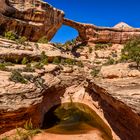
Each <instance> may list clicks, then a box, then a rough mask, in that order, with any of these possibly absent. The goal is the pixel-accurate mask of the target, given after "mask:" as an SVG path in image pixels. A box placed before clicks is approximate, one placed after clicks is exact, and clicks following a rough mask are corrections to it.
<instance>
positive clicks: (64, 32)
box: [51, 25, 78, 43]
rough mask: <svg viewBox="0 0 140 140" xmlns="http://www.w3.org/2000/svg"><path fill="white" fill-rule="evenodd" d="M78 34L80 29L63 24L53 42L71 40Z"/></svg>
mask: <svg viewBox="0 0 140 140" xmlns="http://www.w3.org/2000/svg"><path fill="white" fill-rule="evenodd" d="M77 36H78V31H77V30H76V29H74V28H72V27H69V26H67V25H62V26H61V28H60V29H59V30H58V31H57V33H56V34H55V36H54V37H53V38H52V40H51V41H52V42H56V43H65V42H67V41H69V40H72V39H75V38H76V37H77Z"/></svg>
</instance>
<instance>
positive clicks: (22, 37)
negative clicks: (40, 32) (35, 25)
mask: <svg viewBox="0 0 140 140" xmlns="http://www.w3.org/2000/svg"><path fill="white" fill-rule="evenodd" d="M26 41H27V38H26V37H25V36H20V37H19V38H18V39H17V43H19V44H23V45H25V42H26Z"/></svg>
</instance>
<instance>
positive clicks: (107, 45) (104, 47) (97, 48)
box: [95, 43, 112, 50]
mask: <svg viewBox="0 0 140 140" xmlns="http://www.w3.org/2000/svg"><path fill="white" fill-rule="evenodd" d="M111 46H112V44H111V43H108V44H101V43H100V44H96V45H95V50H101V49H106V48H108V47H111Z"/></svg>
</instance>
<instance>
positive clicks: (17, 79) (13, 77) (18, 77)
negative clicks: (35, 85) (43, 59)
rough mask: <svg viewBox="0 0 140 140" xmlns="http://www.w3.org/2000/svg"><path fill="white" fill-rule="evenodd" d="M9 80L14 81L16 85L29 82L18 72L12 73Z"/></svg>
mask: <svg viewBox="0 0 140 140" xmlns="http://www.w3.org/2000/svg"><path fill="white" fill-rule="evenodd" d="M9 80H11V81H14V82H15V83H22V84H27V80H26V79H25V78H24V77H23V76H22V75H21V74H20V73H19V71H17V70H13V71H12V73H11V76H10V78H9Z"/></svg>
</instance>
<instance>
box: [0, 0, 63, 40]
mask: <svg viewBox="0 0 140 140" xmlns="http://www.w3.org/2000/svg"><path fill="white" fill-rule="evenodd" d="M35 2H36V3H35V5H33V4H34V3H33V2H32V1H31V0H28V1H26V2H23V3H20V2H19V1H17V0H13V1H10V4H9V2H8V1H7V0H0V34H4V32H7V31H13V32H15V33H17V34H18V35H20V36H26V37H27V38H28V39H29V40H32V41H37V40H38V39H39V38H41V37H43V36H46V38H47V39H48V40H50V39H52V37H53V36H54V34H55V33H56V31H57V30H58V29H59V28H60V27H61V25H62V21H63V16H64V13H63V11H60V10H57V9H55V8H53V7H52V6H50V5H49V4H47V3H45V2H42V1H35Z"/></svg>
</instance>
